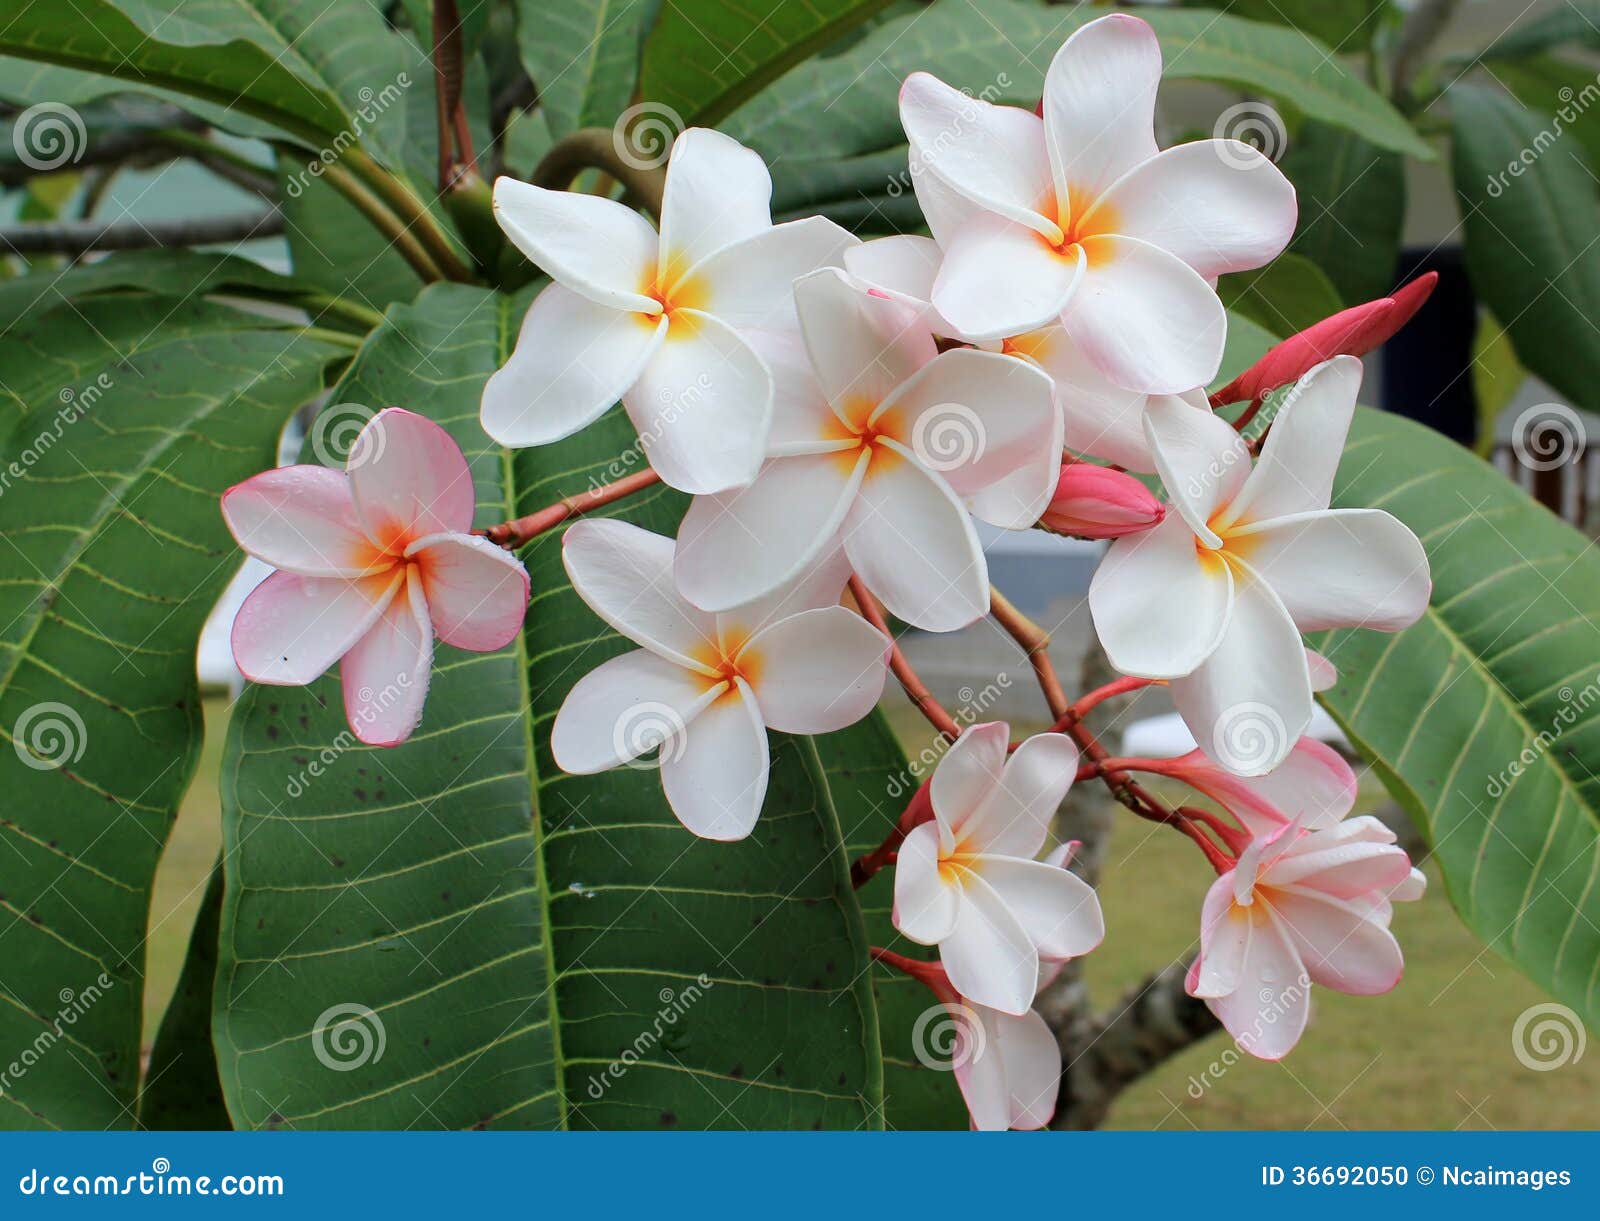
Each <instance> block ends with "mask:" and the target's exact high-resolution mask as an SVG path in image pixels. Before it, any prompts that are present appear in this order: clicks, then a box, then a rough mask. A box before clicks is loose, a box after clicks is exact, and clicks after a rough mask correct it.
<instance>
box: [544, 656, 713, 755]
mask: <svg viewBox="0 0 1600 1221" xmlns="http://www.w3.org/2000/svg"><path fill="white" fill-rule="evenodd" d="M718 688H719V684H714V683H712V682H711V681H710V680H709V679H707V678H706V676H705V675H703V674H699V673H696V672H695V671H692V670H686V669H684V668H683V667H682V666H680V665H678V664H677V663H676V662H672V661H668V660H667V659H666V658H664V657H658V656H656V654H654V653H652V652H650V651H649V650H648V649H636V650H634V651H633V652H631V653H624V654H622V655H621V656H620V657H613V658H611V659H610V660H609V661H604V662H602V663H601V664H600V665H598V666H596V667H595V668H594V669H593V670H590V671H589V673H587V674H585V675H584V676H583V677H582V678H580V679H579V680H578V681H577V683H576V684H574V685H573V688H572V690H571V691H569V692H568V693H567V698H566V699H564V700H563V701H562V702H561V711H560V712H558V713H556V720H555V724H554V725H553V726H552V727H551V730H550V753H551V754H552V755H554V756H555V760H556V765H557V766H558V767H560V768H561V769H562V770H563V771H567V772H573V773H577V774H580V775H588V774H590V773H592V772H603V771H606V770H608V769H610V768H613V767H616V766H617V765H618V764H622V763H627V762H629V761H630V760H633V759H637V758H638V757H639V756H641V755H647V754H649V753H650V752H651V751H653V750H655V749H656V748H658V747H660V748H662V750H663V753H664V754H669V755H670V754H671V753H673V752H674V751H679V750H682V749H683V746H682V738H683V734H684V733H685V731H686V730H687V729H688V727H689V724H690V722H692V721H693V720H694V719H695V717H697V716H698V715H699V714H700V712H701V710H702V709H704V708H705V706H706V705H707V704H709V703H710V702H711V701H712V700H714V699H715V698H716V697H717V691H718Z"/></svg>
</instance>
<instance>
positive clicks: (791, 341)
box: [739, 328, 841, 458]
mask: <svg viewBox="0 0 1600 1221" xmlns="http://www.w3.org/2000/svg"><path fill="white" fill-rule="evenodd" d="M739 338H741V339H743V340H744V341H745V342H746V343H748V344H749V345H750V346H751V348H753V349H754V350H755V353H756V355H757V356H759V357H760V358H761V359H762V361H763V362H764V363H765V364H766V366H767V371H768V372H769V373H771V374H772V423H771V425H770V426H769V427H768V429H767V457H769V458H775V457H778V456H780V455H786V454H792V453H807V454H810V453H821V452H823V451H824V450H829V449H834V448H838V447H839V446H840V442H841V435H840V431H839V417H838V416H837V415H836V414H834V410H833V408H832V407H830V406H829V405H828V399H827V396H826V395H825V394H823V393H822V387H821V386H820V385H819V384H818V383H817V375H816V374H815V373H814V372H813V371H812V368H811V356H810V354H809V353H808V352H807V351H806V345H805V341H804V340H803V339H801V337H800V332H799V329H798V328H795V329H791V330H777V331H766V330H746V331H740V332H739Z"/></svg>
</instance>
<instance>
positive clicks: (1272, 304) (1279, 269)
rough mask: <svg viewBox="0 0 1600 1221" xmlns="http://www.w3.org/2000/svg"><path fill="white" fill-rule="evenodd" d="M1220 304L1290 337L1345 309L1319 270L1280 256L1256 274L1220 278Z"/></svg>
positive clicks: (1303, 261) (1294, 256) (1307, 262)
mask: <svg viewBox="0 0 1600 1221" xmlns="http://www.w3.org/2000/svg"><path fill="white" fill-rule="evenodd" d="M1217 293H1218V295H1220V296H1221V298H1222V303H1223V304H1224V305H1226V306H1227V307H1228V309H1229V310H1230V311H1232V312H1233V313H1236V314H1243V315H1244V316H1245V317H1246V318H1249V319H1251V320H1252V321H1254V322H1257V323H1259V324H1260V325H1261V326H1262V327H1264V328H1265V329H1266V330H1269V331H1272V332H1273V333H1275V334H1278V335H1292V334H1294V332H1296V331H1303V330H1305V328H1306V327H1308V326H1311V325H1312V324H1313V323H1316V322H1321V321H1322V320H1323V319H1324V318H1326V317H1328V315H1330V314H1337V313H1338V312H1339V311H1340V310H1341V309H1343V308H1344V303H1343V302H1342V301H1340V300H1339V294H1338V292H1337V291H1335V289H1334V287H1333V285H1332V284H1331V283H1329V281H1328V277H1327V276H1326V275H1324V274H1323V272H1322V269H1321V268H1320V267H1318V266H1317V265H1316V264H1315V263H1313V262H1312V261H1311V260H1310V259H1307V258H1302V257H1301V256H1300V255H1297V254H1282V255H1279V256H1278V257H1277V258H1276V259H1274V260H1273V261H1272V262H1270V263H1268V264H1267V265H1266V266H1265V267H1262V268H1259V269H1257V270H1255V271H1245V272H1237V273H1235V274H1233V275H1228V276H1223V277H1222V279H1221V281H1220V282H1219V283H1218V285H1217Z"/></svg>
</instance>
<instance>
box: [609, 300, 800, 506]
mask: <svg viewBox="0 0 1600 1221" xmlns="http://www.w3.org/2000/svg"><path fill="white" fill-rule="evenodd" d="M622 401H623V405H624V406H626V407H627V409H628V418H629V419H631V420H632V421H633V426H634V427H635V428H637V429H638V430H639V440H640V443H641V444H642V445H643V446H644V452H645V456H646V457H648V458H649V459H650V465H651V466H653V467H655V469H656V471H657V473H659V474H660V476H661V479H662V482H664V483H666V484H667V485H668V486H669V487H674V488H677V489H678V490H679V491H683V492H691V493H707V492H721V491H725V490H727V489H728V488H734V487H742V486H743V485H745V484H747V483H749V482H750V481H751V480H752V479H754V478H755V477H756V472H757V471H758V470H760V469H761V458H762V455H763V454H764V453H765V452H766V446H767V429H768V427H769V426H770V424H771V422H772V374H771V373H770V372H769V371H768V369H767V366H766V364H765V363H764V362H763V361H762V359H761V357H759V356H758V355H756V353H755V351H754V349H752V348H751V347H750V345H749V344H748V343H746V342H745V341H744V340H743V339H741V338H739V336H738V334H737V333H736V332H735V331H734V330H733V328H732V327H730V326H728V325H727V324H726V323H724V322H721V321H719V320H718V319H716V318H713V317H711V316H710V315H709V314H702V313H699V312H698V311H696V310H674V311H673V314H672V319H671V321H670V323H669V325H668V327H667V337H666V339H665V341H664V342H663V343H662V344H661V346H660V347H659V348H657V349H656V352H655V354H654V355H653V356H652V357H651V358H650V361H649V363H648V364H646V365H645V367H644V371H643V372H642V373H641V374H640V375H639V380H638V382H637V383H635V385H634V387H633V389H631V390H629V391H628V392H627V394H625V395H624V396H623V400H622Z"/></svg>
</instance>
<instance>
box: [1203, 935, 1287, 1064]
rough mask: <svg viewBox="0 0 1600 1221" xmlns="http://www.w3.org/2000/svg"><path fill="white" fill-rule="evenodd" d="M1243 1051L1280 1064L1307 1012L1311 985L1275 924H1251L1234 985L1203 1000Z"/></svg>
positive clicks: (1284, 936)
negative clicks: (1222, 994)
mask: <svg viewBox="0 0 1600 1221" xmlns="http://www.w3.org/2000/svg"><path fill="white" fill-rule="evenodd" d="M1207 1003H1208V1004H1210V1006H1211V1009H1212V1012H1214V1013H1215V1014H1216V1015H1217V1017H1218V1018H1219V1019H1220V1020H1221V1022H1222V1024H1223V1026H1224V1027H1226V1028H1227V1031H1228V1033H1229V1034H1231V1035H1232V1036H1233V1038H1234V1041H1235V1042H1237V1043H1238V1044H1239V1047H1240V1049H1241V1050H1242V1051H1247V1052H1249V1053H1250V1054H1251V1055H1252V1056H1255V1057H1256V1058H1257V1059H1261V1060H1281V1059H1283V1057H1284V1056H1286V1055H1288V1054H1289V1052H1290V1051H1291V1050H1292V1049H1293V1048H1294V1045H1295V1044H1296V1043H1298V1042H1299V1041H1300V1036H1301V1034H1303V1033H1304V1031H1305V1028H1306V1019H1307V1018H1308V1017H1309V1016H1310V1013H1311V988H1310V981H1309V980H1308V979H1307V978H1306V976H1305V967H1304V966H1303V965H1302V964H1301V962H1300V956H1299V955H1298V954H1297V953H1295V950H1294V947H1293V946H1291V945H1290V944H1289V940H1288V938H1287V936H1286V935H1285V933H1284V932H1283V930H1282V928H1280V927H1279V925H1278V923H1277V922H1276V921H1275V920H1273V919H1271V918H1270V917H1258V918H1256V919H1255V920H1254V923H1253V926H1252V931H1251V936H1250V944H1249V946H1248V947H1247V949H1246V953H1245V959H1244V963H1243V964H1242V966H1241V968H1240V980H1239V987H1238V988H1237V989H1236V990H1235V991H1233V992H1232V993H1230V994H1229V995H1227V996H1221V997H1217V998H1215V999H1213V1000H1210V1001H1208V1002H1207Z"/></svg>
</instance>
